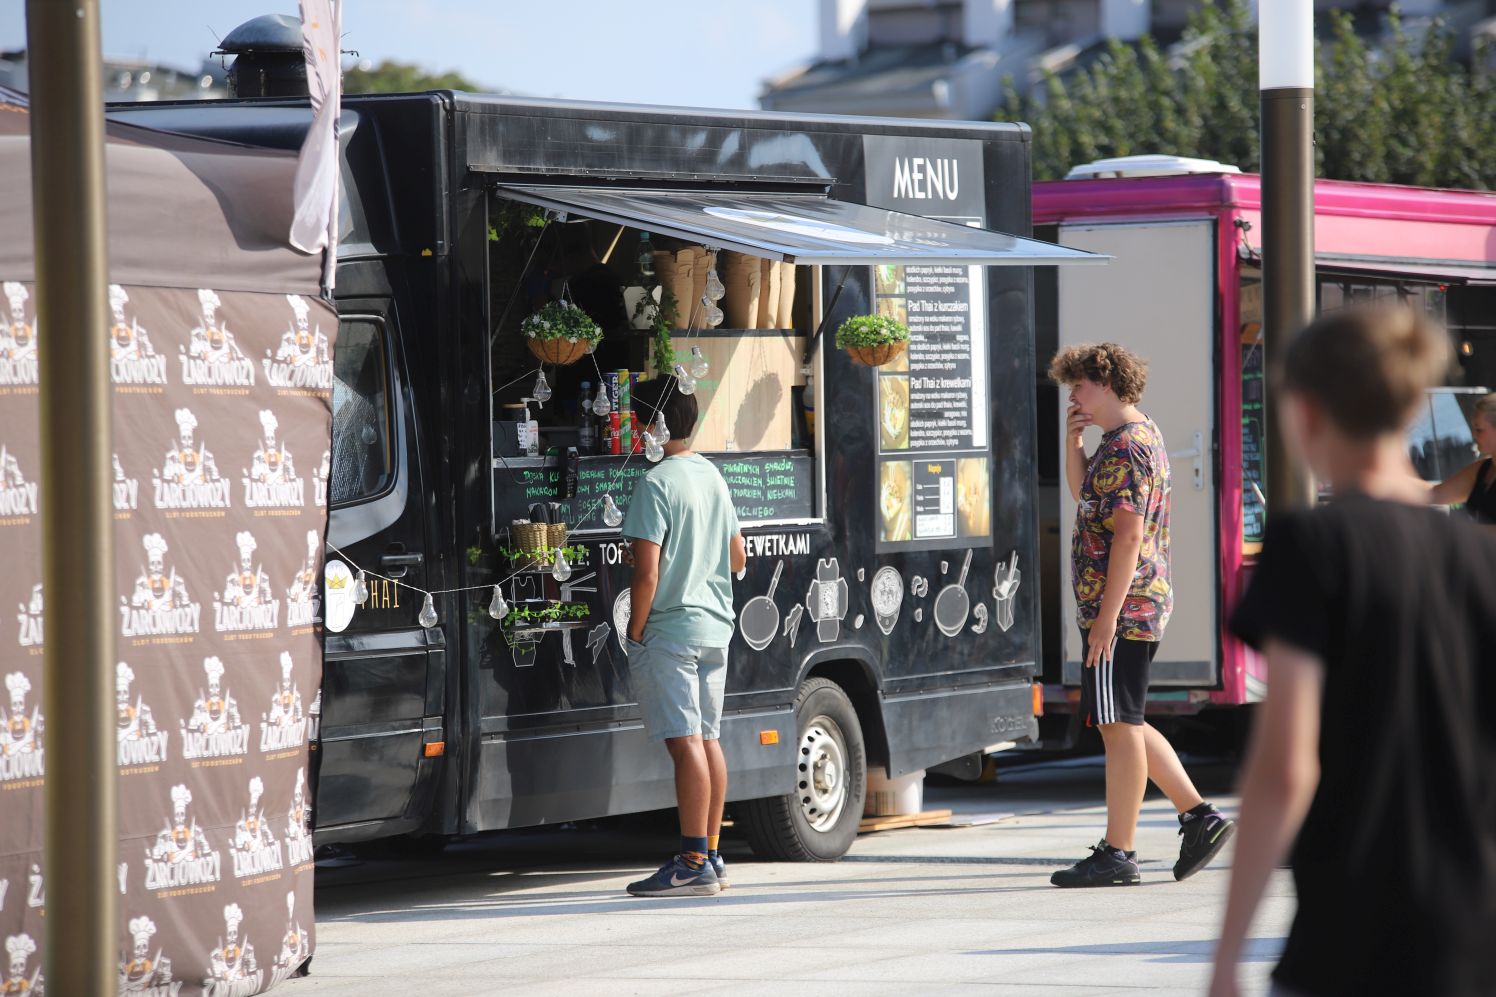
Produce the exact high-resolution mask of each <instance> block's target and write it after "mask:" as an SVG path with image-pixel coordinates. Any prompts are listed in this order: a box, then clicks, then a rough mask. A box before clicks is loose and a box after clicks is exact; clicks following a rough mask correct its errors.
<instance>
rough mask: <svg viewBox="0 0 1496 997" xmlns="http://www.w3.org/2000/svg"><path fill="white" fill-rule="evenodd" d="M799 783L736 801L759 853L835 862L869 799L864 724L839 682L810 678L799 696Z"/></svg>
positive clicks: (844, 851)
mask: <svg viewBox="0 0 1496 997" xmlns="http://www.w3.org/2000/svg"><path fill="white" fill-rule="evenodd" d="M795 729H796V733H797V737H798V752H797V758H796V772H795V790H794V792H791V793H786V794H785V795H784V796H771V797H769V798H767V799H762V800H748V801H746V802H745V803H743V804H741V805H739V806H738V807H737V812H738V813H739V814H741V817H742V825H743V830H744V832H745V833H746V835H747V837H748V843H749V844H750V845H752V846H753V852H754V854H755V855H758V856H759V857H761V858H766V859H776V860H779V861H789V862H834V861H836V860H837V859H839V858H841V857H842V856H843V855H845V854H847V849H849V848H851V847H852V842H853V840H854V839H855V838H856V837H857V825H858V824H859V823H860V822H861V821H862V806H863V801H864V800H865V799H866V798H867V755H866V751H865V750H864V747H863V743H862V725H861V724H860V723H858V722H857V712H856V711H855V710H853V709H852V701H851V700H849V699H848V698H847V694H846V693H845V692H843V691H842V688H841V686H839V685H837V684H836V683H835V682H832V681H830V680H829V679H823V678H813V679H808V680H806V682H805V684H804V685H802V686H801V687H800V694H799V696H797V697H796V698H795Z"/></svg>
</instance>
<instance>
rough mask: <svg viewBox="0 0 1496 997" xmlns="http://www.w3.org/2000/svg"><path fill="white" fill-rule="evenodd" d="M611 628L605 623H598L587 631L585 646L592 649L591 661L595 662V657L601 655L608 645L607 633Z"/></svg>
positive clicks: (597, 657)
mask: <svg viewBox="0 0 1496 997" xmlns="http://www.w3.org/2000/svg"><path fill="white" fill-rule="evenodd" d="M611 632H612V631H611V628H610V627H609V626H608V625H607V624H606V623H599V624H598V625H597V626H595V627H593V628H592V629H591V630H589V631H587V647H588V649H589V650H591V651H592V663H593V664H594V665H595V664H597V659H599V658H601V657H602V656H603V652H604V651H605V650H606V649H607V646H608V635H609V634H610V633H611Z"/></svg>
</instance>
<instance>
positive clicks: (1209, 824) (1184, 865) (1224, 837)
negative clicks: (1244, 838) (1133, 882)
mask: <svg viewBox="0 0 1496 997" xmlns="http://www.w3.org/2000/svg"><path fill="white" fill-rule="evenodd" d="M1235 833H1236V821H1234V820H1232V819H1231V818H1230V817H1227V816H1226V815H1225V814H1223V813H1221V812H1220V811H1219V810H1217V809H1215V808H1214V807H1212V808H1211V809H1210V811H1209V812H1207V813H1205V814H1201V815H1198V816H1197V815H1193V814H1187V813H1184V814H1180V815H1179V834H1180V835H1181V836H1182V837H1183V838H1184V841H1183V842H1181V843H1180V845H1179V861H1178V862H1175V863H1174V878H1175V879H1189V878H1190V877H1191V876H1193V875H1194V874H1195V873H1197V872H1199V871H1200V870H1201V869H1204V868H1205V867H1206V866H1207V865H1209V864H1210V860H1211V859H1213V858H1215V857H1216V854H1217V853H1218V852H1220V850H1221V849H1222V848H1224V847H1226V842H1228V841H1230V840H1231V836H1232V835H1233V834H1235Z"/></svg>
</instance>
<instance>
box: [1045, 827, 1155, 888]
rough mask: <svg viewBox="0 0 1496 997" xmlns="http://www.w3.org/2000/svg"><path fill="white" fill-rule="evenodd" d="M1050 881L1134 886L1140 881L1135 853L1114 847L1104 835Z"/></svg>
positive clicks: (1063, 883)
mask: <svg viewBox="0 0 1496 997" xmlns="http://www.w3.org/2000/svg"><path fill="white" fill-rule="evenodd" d="M1049 881H1050V882H1051V883H1053V884H1054V885H1055V886H1063V887H1080V886H1137V885H1138V884H1139V883H1141V882H1142V881H1143V877H1142V876H1141V875H1139V874H1138V859H1137V853H1136V852H1124V851H1123V850H1122V849H1120V848H1113V847H1112V846H1111V845H1109V844H1107V843H1106V839H1105V838H1103V839H1102V840H1101V843H1100V844H1097V845H1092V846H1091V854H1090V855H1088V856H1086V857H1085V858H1083V859H1081V860H1080V861H1079V862H1077V863H1075V864H1074V865H1073V866H1071V867H1070V868H1068V869H1061V870H1060V871H1059V872H1057V873H1055V874H1054V875H1053V876H1050V877H1049Z"/></svg>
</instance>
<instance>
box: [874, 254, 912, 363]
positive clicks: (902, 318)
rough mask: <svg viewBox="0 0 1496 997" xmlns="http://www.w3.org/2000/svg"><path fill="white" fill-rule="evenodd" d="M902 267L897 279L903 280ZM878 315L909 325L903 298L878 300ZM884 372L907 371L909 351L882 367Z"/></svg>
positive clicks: (907, 312) (906, 302) (880, 298)
mask: <svg viewBox="0 0 1496 997" xmlns="http://www.w3.org/2000/svg"><path fill="white" fill-rule="evenodd" d="M903 271H904V268H903V267H899V279H900V280H901V281H902V280H903ZM878 314H879V315H881V316H883V317H885V318H891V319H893V320H894V321H895V322H898V323H899V324H900V325H906V326H907V325H908V324H909V302H908V300H907V299H905V298H885V297H882V296H879V298H878ZM883 369H884V370H885V371H907V370H908V369H909V351H908V350H904V351H903V352H902V353H900V354H899V355H898V356H896V357H894V358H893V359H892V360H890V361H888V363H886V364H884V365H883Z"/></svg>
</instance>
